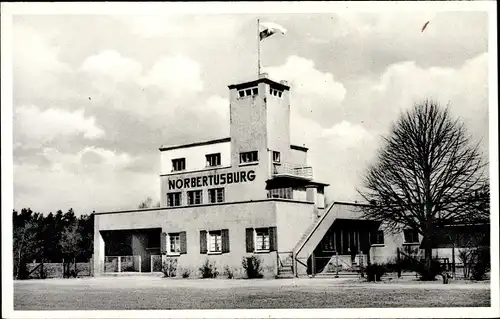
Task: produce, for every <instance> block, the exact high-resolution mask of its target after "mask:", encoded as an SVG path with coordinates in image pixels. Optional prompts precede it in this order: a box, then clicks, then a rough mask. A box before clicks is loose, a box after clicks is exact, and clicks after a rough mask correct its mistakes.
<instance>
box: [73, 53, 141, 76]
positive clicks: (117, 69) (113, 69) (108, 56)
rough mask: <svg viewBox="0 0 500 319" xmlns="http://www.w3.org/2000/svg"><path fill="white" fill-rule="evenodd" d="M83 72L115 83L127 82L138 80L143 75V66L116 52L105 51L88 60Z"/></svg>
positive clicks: (84, 64) (85, 62) (82, 67)
mask: <svg viewBox="0 0 500 319" xmlns="http://www.w3.org/2000/svg"><path fill="white" fill-rule="evenodd" d="M81 70H82V71H84V72H87V73H89V74H91V75H92V76H103V77H109V78H110V79H112V80H113V81H115V82H126V81H135V80H137V78H139V76H140V75H141V73H142V66H141V64H140V63H138V62H137V61H134V60H133V59H130V58H126V57H123V56H122V55H121V54H120V53H118V52H116V51H113V50H105V51H102V52H100V53H98V54H95V55H92V56H89V57H88V58H86V59H85V60H84V61H83V63H82V65H81Z"/></svg>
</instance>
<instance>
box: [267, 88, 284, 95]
mask: <svg viewBox="0 0 500 319" xmlns="http://www.w3.org/2000/svg"><path fill="white" fill-rule="evenodd" d="M269 94H271V95H272V96H277V97H281V96H282V95H283V91H282V90H277V89H274V88H270V89H269Z"/></svg>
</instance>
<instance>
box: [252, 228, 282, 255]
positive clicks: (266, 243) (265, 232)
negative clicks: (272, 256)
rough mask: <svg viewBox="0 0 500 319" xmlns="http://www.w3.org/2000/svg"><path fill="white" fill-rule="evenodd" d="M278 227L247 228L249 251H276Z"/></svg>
mask: <svg viewBox="0 0 500 319" xmlns="http://www.w3.org/2000/svg"><path fill="white" fill-rule="evenodd" d="M276 236H277V233H276V227H265V228H264V227H261V228H247V229H246V247H247V252H248V253H253V252H259V251H264V252H266V251H275V250H276V249H277V247H276V242H277V240H276Z"/></svg>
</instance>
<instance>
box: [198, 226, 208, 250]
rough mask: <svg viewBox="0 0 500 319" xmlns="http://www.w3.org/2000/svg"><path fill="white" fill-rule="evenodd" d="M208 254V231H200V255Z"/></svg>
mask: <svg viewBox="0 0 500 319" xmlns="http://www.w3.org/2000/svg"><path fill="white" fill-rule="evenodd" d="M206 253H207V231H206V230H200V254H206Z"/></svg>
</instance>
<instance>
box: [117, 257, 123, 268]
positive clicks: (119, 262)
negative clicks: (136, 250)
mask: <svg viewBox="0 0 500 319" xmlns="http://www.w3.org/2000/svg"><path fill="white" fill-rule="evenodd" d="M118 272H122V256H118Z"/></svg>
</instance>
